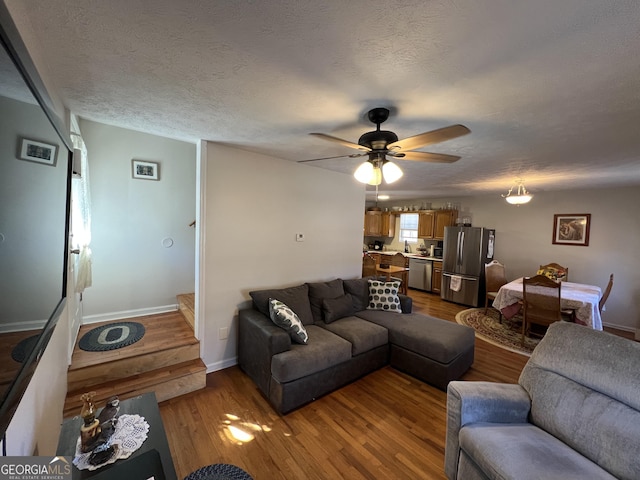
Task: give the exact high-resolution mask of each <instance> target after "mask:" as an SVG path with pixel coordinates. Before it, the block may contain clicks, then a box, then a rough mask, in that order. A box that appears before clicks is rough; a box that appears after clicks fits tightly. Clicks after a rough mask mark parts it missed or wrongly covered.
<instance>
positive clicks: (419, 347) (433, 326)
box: [356, 310, 475, 390]
mask: <svg viewBox="0 0 640 480" xmlns="http://www.w3.org/2000/svg"><path fill="white" fill-rule="evenodd" d="M356 315H357V316H358V317H360V318H363V319H365V320H368V321H370V322H373V323H375V324H378V325H381V326H383V327H385V328H386V329H387V330H388V331H389V343H390V344H391V353H390V355H391V357H390V362H391V365H392V366H393V367H395V368H397V369H398V370H401V371H403V372H406V373H408V374H410V375H412V376H414V377H416V378H419V379H420V380H423V381H425V382H427V383H430V384H431V385H434V386H436V387H438V388H440V389H441V390H446V388H447V384H448V383H449V382H450V381H451V380H456V379H458V378H460V376H462V374H464V372H466V371H467V370H468V369H469V367H471V365H472V364H473V358H474V348H475V332H474V330H473V329H472V328H470V327H466V326H464V325H459V324H457V323H453V322H448V321H446V320H442V319H440V318H435V317H431V316H428V315H422V314H419V313H409V314H399V313H390V312H384V311H380V310H363V311H360V312H357V313H356Z"/></svg>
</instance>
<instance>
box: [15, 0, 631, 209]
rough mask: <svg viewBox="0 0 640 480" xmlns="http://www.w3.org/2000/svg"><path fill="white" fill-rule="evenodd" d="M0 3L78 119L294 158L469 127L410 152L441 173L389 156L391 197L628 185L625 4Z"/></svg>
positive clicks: (423, 0) (478, 0)
mask: <svg viewBox="0 0 640 480" xmlns="http://www.w3.org/2000/svg"><path fill="white" fill-rule="evenodd" d="M6 3H7V4H8V5H9V7H10V10H11V11H12V13H13V14H15V17H16V21H17V23H18V24H19V25H20V22H28V23H29V25H30V28H31V29H32V32H33V36H34V37H35V39H36V40H37V42H38V44H39V48H40V52H39V53H40V55H39V57H40V58H44V59H46V62H47V67H48V70H49V71H48V72H47V74H48V76H49V78H50V79H51V80H52V82H53V84H54V85H55V87H56V88H57V89H58V93H59V95H60V97H61V98H62V99H63V101H64V102H65V104H66V105H67V106H68V107H69V109H70V110H71V111H72V112H74V113H76V114H77V115H79V116H81V117H84V118H87V119H91V120H95V121H98V122H103V123H107V124H111V125H117V126H121V127H126V128H131V129H134V130H139V131H143V132H149V133H154V134H158V135H163V136H168V137H172V138H177V139H183V140H188V141H196V140H198V139H205V140H210V141H215V142H223V143H226V144H229V145H234V146H237V147H239V148H242V149H247V150H251V151H256V152H260V153H265V154H268V155H272V156H276V157H280V158H284V159H288V160H292V161H296V160H302V159H309V158H317V157H325V156H333V155H342V154H344V155H346V154H349V153H353V151H352V150H349V149H348V148H346V147H343V146H340V145H337V144H335V145H334V144H331V143H329V142H325V141H322V140H321V139H317V138H314V137H311V136H309V135H307V134H308V133H310V132H324V133H327V134H330V135H334V136H338V137H341V138H344V139H347V140H350V141H353V142H357V139H358V137H359V136H360V135H361V134H362V133H364V132H365V131H368V130H371V129H373V125H371V124H370V123H368V121H366V120H365V117H366V112H367V110H369V109H370V108H372V107H376V106H386V107H390V108H391V110H392V117H391V118H390V119H389V121H388V122H387V123H385V124H384V127H385V128H386V129H388V130H392V131H394V132H395V133H396V134H397V135H398V136H399V137H400V138H404V137H407V136H411V135H415V134H418V133H422V132H424V131H428V130H432V129H436V128H440V127H444V126H447V125H451V124H456V123H461V124H463V125H466V126H467V127H469V128H470V129H471V132H472V133H471V134H469V135H466V136H464V137H461V138H459V139H455V140H450V141H447V142H444V143H440V144H436V145H431V146H429V147H427V148H425V149H424V150H426V151H431V152H441V153H448V154H453V155H459V156H461V157H462V158H461V159H460V160H459V161H458V162H456V163H454V164H449V165H446V164H444V165H443V164H428V163H419V162H409V161H398V162H397V163H398V165H399V166H400V167H401V168H402V169H403V170H404V172H405V175H404V177H403V178H402V179H401V180H400V181H398V182H397V183H396V184H393V185H390V186H386V185H384V184H383V185H382V186H381V187H380V191H381V193H390V194H391V195H392V197H394V198H416V197H436V196H448V195H474V194H482V193H489V192H492V193H495V194H499V193H505V191H506V190H507V189H508V188H509V186H510V185H511V184H513V183H514V181H515V179H516V178H522V179H524V181H525V184H526V186H527V188H528V189H529V190H530V191H532V192H533V193H536V192H540V191H549V190H558V189H567V188H571V189H573V188H588V187H592V186H615V185H640V88H639V87H640V54H639V52H640V3H639V2H638V1H637V0H615V1H612V0H589V1H584V0H535V1H531V0H455V1H454V0H451V1H427V0H397V1H389V0H387V1H383V0H350V1H348V2H347V1H344V0H335V1H320V0H289V1H282V0H269V1H262V2H261V1H249V0H247V1H241V0H237V1H210V0H188V1H183V0H158V1H154V2H150V1H142V0H126V1H125V0H109V1H102V2H99V1H92V2H87V1H86V0H47V1H46V2H43V1H41V0H7V2H6ZM361 161H362V160H361V159H350V158H342V159H338V160H326V161H320V162H314V163H313V166H308V167H305V168H315V167H320V168H329V169H333V170H338V171H342V172H352V171H353V170H354V169H355V168H356V167H357V165H358V164H359V163H360V162H361ZM307 165H309V164H307ZM369 188H372V187H369Z"/></svg>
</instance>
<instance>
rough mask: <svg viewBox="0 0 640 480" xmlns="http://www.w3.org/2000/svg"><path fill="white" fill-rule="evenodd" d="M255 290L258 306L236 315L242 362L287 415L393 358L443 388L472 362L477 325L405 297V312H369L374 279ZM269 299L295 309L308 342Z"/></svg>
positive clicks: (397, 364) (402, 301)
mask: <svg viewBox="0 0 640 480" xmlns="http://www.w3.org/2000/svg"><path fill="white" fill-rule="evenodd" d="M250 295H251V297H252V299H253V307H252V308H247V309H242V310H240V312H239V315H238V318H239V324H238V364H239V366H240V368H241V369H242V370H243V371H244V372H245V373H247V375H249V376H250V377H251V378H252V379H253V381H254V382H255V383H256V384H257V385H258V388H259V389H260V390H261V391H262V393H263V394H264V395H265V396H266V397H267V398H268V399H269V401H270V403H271V404H272V405H273V406H274V408H275V409H276V410H277V411H278V412H280V413H283V414H284V413H287V412H289V411H291V410H293V409H295V408H298V407H300V406H302V405H304V404H306V403H308V402H310V401H312V400H314V399H316V398H318V397H320V396H322V395H325V394H327V393H329V392H331V391H333V390H335V389H336V388H339V387H341V386H343V385H346V384H347V383H349V382H352V381H353V380H355V379H357V378H359V377H362V376H363V375H365V374H367V373H370V372H372V371H374V370H376V369H378V368H380V367H382V366H384V365H387V364H389V363H390V364H391V365H392V366H394V367H395V368H397V369H399V370H402V371H404V372H406V373H409V374H410V375H413V376H415V377H417V378H419V379H421V380H423V381H425V382H428V383H431V384H433V385H435V386H437V387H439V388H440V389H442V390H444V389H446V386H447V384H448V383H449V381H451V380H453V379H456V378H459V377H460V376H461V375H462V374H463V373H464V372H465V371H466V370H467V369H468V368H469V367H470V366H471V364H472V363H473V356H474V341H475V338H474V331H473V330H472V329H471V328H468V327H464V326H462V325H458V324H456V323H452V322H448V321H446V320H441V319H438V318H433V317H429V316H426V315H420V314H415V313H410V312H411V308H412V302H411V298H409V297H407V296H403V295H398V297H399V299H400V304H401V306H402V312H403V313H394V312H389V311H382V310H371V309H367V306H368V304H369V285H368V278H364V279H354V280H341V279H335V280H332V281H330V282H317V283H305V284H302V285H298V286H295V287H290V288H283V289H274V290H259V291H253V292H250ZM270 298H273V299H277V300H279V301H281V302H283V303H285V304H286V305H287V306H288V307H290V308H291V309H292V310H293V311H294V312H295V313H296V314H297V316H298V317H299V318H300V320H301V321H302V323H303V324H304V326H305V329H306V332H307V334H308V343H307V344H306V345H299V344H297V343H295V342H292V340H291V337H290V335H289V334H288V333H287V332H286V331H285V330H283V329H282V328H280V327H279V326H276V325H275V324H274V323H273V322H272V321H271V319H270V316H269V299H270ZM345 301H347V303H348V304H347V305H346V307H347V308H344V307H345ZM336 305H342V306H341V307H336Z"/></svg>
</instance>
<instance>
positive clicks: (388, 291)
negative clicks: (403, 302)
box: [367, 280, 402, 313]
mask: <svg viewBox="0 0 640 480" xmlns="http://www.w3.org/2000/svg"><path fill="white" fill-rule="evenodd" d="M399 289H400V282H381V281H378V280H369V305H368V306H367V309H368V310H385V311H387V312H398V313H402V307H401V306H400V298H399V297H398V290H399Z"/></svg>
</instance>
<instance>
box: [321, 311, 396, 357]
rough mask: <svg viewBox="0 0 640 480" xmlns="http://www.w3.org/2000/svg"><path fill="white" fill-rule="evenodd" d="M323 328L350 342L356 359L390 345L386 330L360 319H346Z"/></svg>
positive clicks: (325, 325) (327, 324)
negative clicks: (362, 354)
mask: <svg viewBox="0 0 640 480" xmlns="http://www.w3.org/2000/svg"><path fill="white" fill-rule="evenodd" d="M320 325H322V324H320ZM322 326H323V327H324V328H326V329H327V330H329V331H331V332H333V333H335V334H336V335H340V336H341V337H342V338H344V339H345V340H348V341H349V342H350V343H351V345H352V349H351V354H352V355H353V356H354V357H355V356H356V355H360V354H361V353H365V352H368V351H369V350H373V349H374V348H377V347H381V346H383V345H386V344H387V343H389V335H388V331H387V329H386V328H384V327H381V326H380V325H376V324H375V323H371V322H367V321H366V320H363V319H361V318H358V317H344V318H340V319H339V320H336V321H334V322H331V323H326V324H324V325H322Z"/></svg>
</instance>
